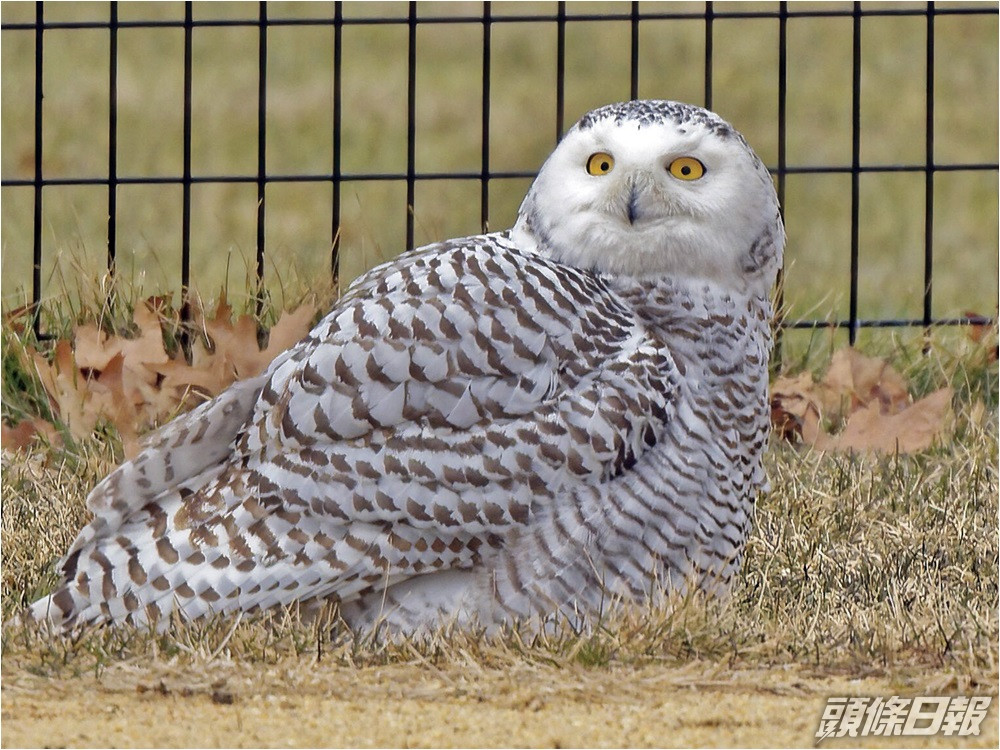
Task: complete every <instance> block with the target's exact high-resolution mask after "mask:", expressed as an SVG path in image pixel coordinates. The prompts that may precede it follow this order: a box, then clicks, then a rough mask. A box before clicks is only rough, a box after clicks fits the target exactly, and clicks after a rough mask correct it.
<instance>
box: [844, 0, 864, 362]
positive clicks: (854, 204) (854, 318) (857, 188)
mask: <svg viewBox="0 0 1000 750" xmlns="http://www.w3.org/2000/svg"><path fill="white" fill-rule="evenodd" d="M852 17H853V19H854V26H853V34H852V36H853V40H854V44H853V57H852V60H853V62H852V68H851V292H850V295H851V296H850V303H849V304H850V309H849V310H848V315H847V325H848V332H847V337H848V342H849V343H850V345H851V346H854V343H855V342H856V341H857V338H858V249H859V247H858V244H859V211H860V207H861V200H860V198H861V3H860V2H857V1H856V2H855V3H854V10H853V13H852Z"/></svg>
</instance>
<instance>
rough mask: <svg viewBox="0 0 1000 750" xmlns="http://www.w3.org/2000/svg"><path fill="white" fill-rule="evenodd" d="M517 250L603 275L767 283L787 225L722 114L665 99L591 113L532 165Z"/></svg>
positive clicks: (769, 186)
mask: <svg viewBox="0 0 1000 750" xmlns="http://www.w3.org/2000/svg"><path fill="white" fill-rule="evenodd" d="M513 231H514V237H515V240H516V241H517V242H518V243H519V244H521V246H522V247H526V248H530V249H533V250H536V251H537V252H540V253H544V254H546V255H549V256H551V257H553V258H555V259H557V260H559V261H561V262H564V263H567V264H571V265H574V266H578V267H581V268H586V269H590V270H593V271H596V272H599V273H608V274H615V275H629V276H643V277H648V276H654V275H656V276H671V277H674V278H677V279H692V280H709V281H712V282H715V283H717V284H720V285H722V286H724V287H726V288H731V289H734V290H747V291H766V290H767V289H769V288H770V287H771V285H772V284H773V283H774V277H775V274H776V273H777V269H778V268H779V266H780V265H781V253H782V248H783V246H784V240H785V234H784V229H783V227H782V224H781V218H780V215H779V212H778V198H777V195H776V194H775V191H774V185H773V183H772V181H771V176H770V175H769V174H768V171H767V169H766V168H765V167H764V165H763V163H762V162H761V161H760V159H758V158H757V155H756V154H754V152H753V149H751V148H750V146H749V145H748V144H747V142H746V140H745V139H744V138H743V136H742V135H740V134H739V133H738V132H736V130H734V129H733V128H732V127H731V126H730V125H729V124H728V123H727V122H725V121H724V120H723V119H721V118H720V117H719V116H718V115H716V114H714V113H712V112H709V111H708V110H705V109H702V108H700V107H695V106H692V105H689V104H681V103H679V102H671V101H631V102H625V103H621V104H610V105H608V106H605V107H601V108H600V109H595V110H593V111H592V112H589V113H587V114H586V115H584V116H583V118H581V119H580V121H579V122H578V123H576V125H574V126H573V128H572V129H571V130H570V131H569V132H568V133H567V134H566V137H565V138H563V140H562V141H561V142H560V143H559V145H558V146H557V147H556V149H555V151H553V152H552V154H551V155H550V156H549V158H548V159H547V160H546V162H545V164H544V165H543V166H542V168H541V170H540V171H539V174H538V177H537V178H536V179H535V182H534V183H533V184H532V186H531V189H530V190H529V191H528V195H527V197H526V198H525V199H524V203H523V204H522V205H521V210H520V212H519V215H518V220H517V223H516V225H515V227H514V230H513Z"/></svg>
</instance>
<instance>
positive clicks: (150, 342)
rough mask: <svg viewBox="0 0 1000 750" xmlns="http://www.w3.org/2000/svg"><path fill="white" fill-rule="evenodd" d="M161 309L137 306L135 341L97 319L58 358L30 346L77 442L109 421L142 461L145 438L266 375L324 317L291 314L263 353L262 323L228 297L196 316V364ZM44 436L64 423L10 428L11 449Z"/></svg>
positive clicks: (77, 330)
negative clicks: (171, 336)
mask: <svg viewBox="0 0 1000 750" xmlns="http://www.w3.org/2000/svg"><path fill="white" fill-rule="evenodd" d="M160 302H161V301H160V300H158V299H157V298H155V297H151V298H149V299H148V300H146V302H145V303H141V304H137V305H136V306H135V310H134V312H133V314H132V323H133V326H134V328H135V330H136V331H137V332H138V333H137V335H135V336H132V337H127V336H124V335H120V334H117V333H109V332H107V331H104V330H102V329H101V327H100V326H98V325H97V324H96V323H92V322H91V323H83V324H80V325H77V326H75V327H74V329H73V333H72V338H71V339H60V340H59V341H57V342H56V343H55V346H54V348H53V350H52V353H51V355H49V356H46V355H45V354H43V353H42V352H40V351H38V349H36V348H35V347H34V346H31V345H26V346H25V347H24V349H23V351H22V352H21V354H22V356H24V357H26V358H27V359H28V363H27V364H28V369H30V370H31V371H33V372H35V373H36V374H37V376H38V379H39V381H40V382H41V384H42V387H43V388H44V390H45V394H46V395H47V396H48V399H49V402H50V406H51V409H52V412H53V414H54V415H55V416H56V417H57V419H58V421H59V422H62V424H64V425H65V427H66V429H67V431H68V433H69V435H70V436H71V437H72V438H73V439H74V440H84V439H86V438H89V437H91V436H92V435H93V433H94V431H95V429H97V427H98V426H99V425H100V424H101V423H110V424H111V425H112V426H113V427H114V428H115V429H116V430H117V431H118V432H119V434H120V435H121V438H122V444H123V448H124V452H125V456H126V457H127V458H128V457H131V456H133V455H135V453H136V452H137V451H138V446H139V436H140V435H141V434H142V433H144V432H146V431H147V430H149V429H150V428H153V427H156V426H157V425H160V424H163V423H164V422H166V421H168V420H169V419H171V418H173V417H174V416H176V415H177V414H178V413H180V412H182V411H186V410H188V409H191V408H193V407H194V406H197V405H198V404H199V403H201V402H203V401H205V400H207V399H210V398H212V397H214V396H216V395H218V394H219V393H221V392H222V391H223V390H225V389H226V388H228V387H229V386H230V385H232V384H233V383H234V382H235V381H237V380H242V379H245V378H250V377H253V376H255V375H257V374H259V373H261V372H263V371H264V369H265V368H266V367H267V366H268V365H269V364H270V363H271V360H273V359H274V357H275V356H277V355H278V354H279V353H281V352H282V351H284V350H286V349H287V348H289V347H290V346H292V345H293V344H294V343H296V342H297V341H299V340H300V339H301V338H302V337H303V336H305V335H306V333H308V332H309V328H310V324H311V322H312V320H313V317H314V316H315V314H316V311H317V308H316V306H315V305H313V304H311V303H304V304H301V305H299V306H298V307H297V308H295V309H294V310H291V311H286V312H284V313H282V314H281V316H280V317H279V319H278V321H277V322H276V323H275V325H274V326H273V327H272V328H271V330H270V332H269V334H268V340H267V345H266V346H265V347H263V348H262V347H261V346H260V345H259V343H258V331H257V322H256V321H255V320H254V318H253V317H252V316H250V315H246V314H244V315H240V316H238V317H236V318H235V319H234V318H233V314H232V308H231V306H230V305H229V304H228V303H227V302H226V300H225V298H224V297H223V298H222V300H221V301H220V302H219V304H218V306H217V308H216V310H215V313H214V314H213V315H212V317H207V316H205V315H204V313H203V312H202V311H201V310H199V309H196V310H195V311H194V316H195V324H196V326H197V329H200V330H201V331H202V334H203V335H201V336H197V337H196V338H195V340H194V342H193V344H192V346H191V357H190V361H188V359H187V358H186V357H185V354H184V352H183V351H182V350H181V349H180V347H169V346H168V345H167V343H166V341H165V340H164V335H163V327H164V325H167V324H174V325H176V323H177V321H176V320H173V321H171V320H169V319H168V318H167V317H166V316H165V314H164V313H163V310H164V309H165V306H164V305H162V304H160ZM171 349H174V351H171ZM39 436H42V437H44V438H45V439H47V440H48V441H49V442H54V443H58V442H59V441H60V440H61V437H60V433H59V430H58V429H57V428H56V426H55V425H54V424H53V423H52V422H50V421H47V420H45V419H42V418H40V417H31V418H29V419H25V420H22V421H20V422H18V423H17V424H14V425H7V424H4V425H3V434H2V441H3V448H4V449H5V450H7V449H11V450H20V449H23V448H25V447H26V446H28V445H29V444H30V443H32V442H33V441H34V440H36V439H37V438H38V437H39Z"/></svg>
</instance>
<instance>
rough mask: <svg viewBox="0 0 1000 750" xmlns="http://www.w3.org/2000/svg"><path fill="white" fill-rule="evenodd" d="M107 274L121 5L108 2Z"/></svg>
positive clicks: (111, 252)
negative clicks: (119, 7) (119, 10)
mask: <svg viewBox="0 0 1000 750" xmlns="http://www.w3.org/2000/svg"><path fill="white" fill-rule="evenodd" d="M108 19H109V30H110V32H111V33H110V38H109V40H108V57H109V59H108V273H109V274H111V276H112V278H114V274H115V265H116V255H117V252H118V249H117V244H118V240H117V236H118V3H116V2H110V3H108Z"/></svg>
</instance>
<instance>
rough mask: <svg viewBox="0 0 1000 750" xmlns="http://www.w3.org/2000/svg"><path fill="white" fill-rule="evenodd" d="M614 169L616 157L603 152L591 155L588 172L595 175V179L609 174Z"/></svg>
mask: <svg viewBox="0 0 1000 750" xmlns="http://www.w3.org/2000/svg"><path fill="white" fill-rule="evenodd" d="M614 168H615V157H613V156H612V155H611V154H606V153H604V152H603V151H598V152H597V153H596V154H591V155H590V158H589V159H587V172H588V174H592V175H594V177H600V176H601V175H604V174H607V173H608V172H610V171H611V170H612V169H614Z"/></svg>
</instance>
